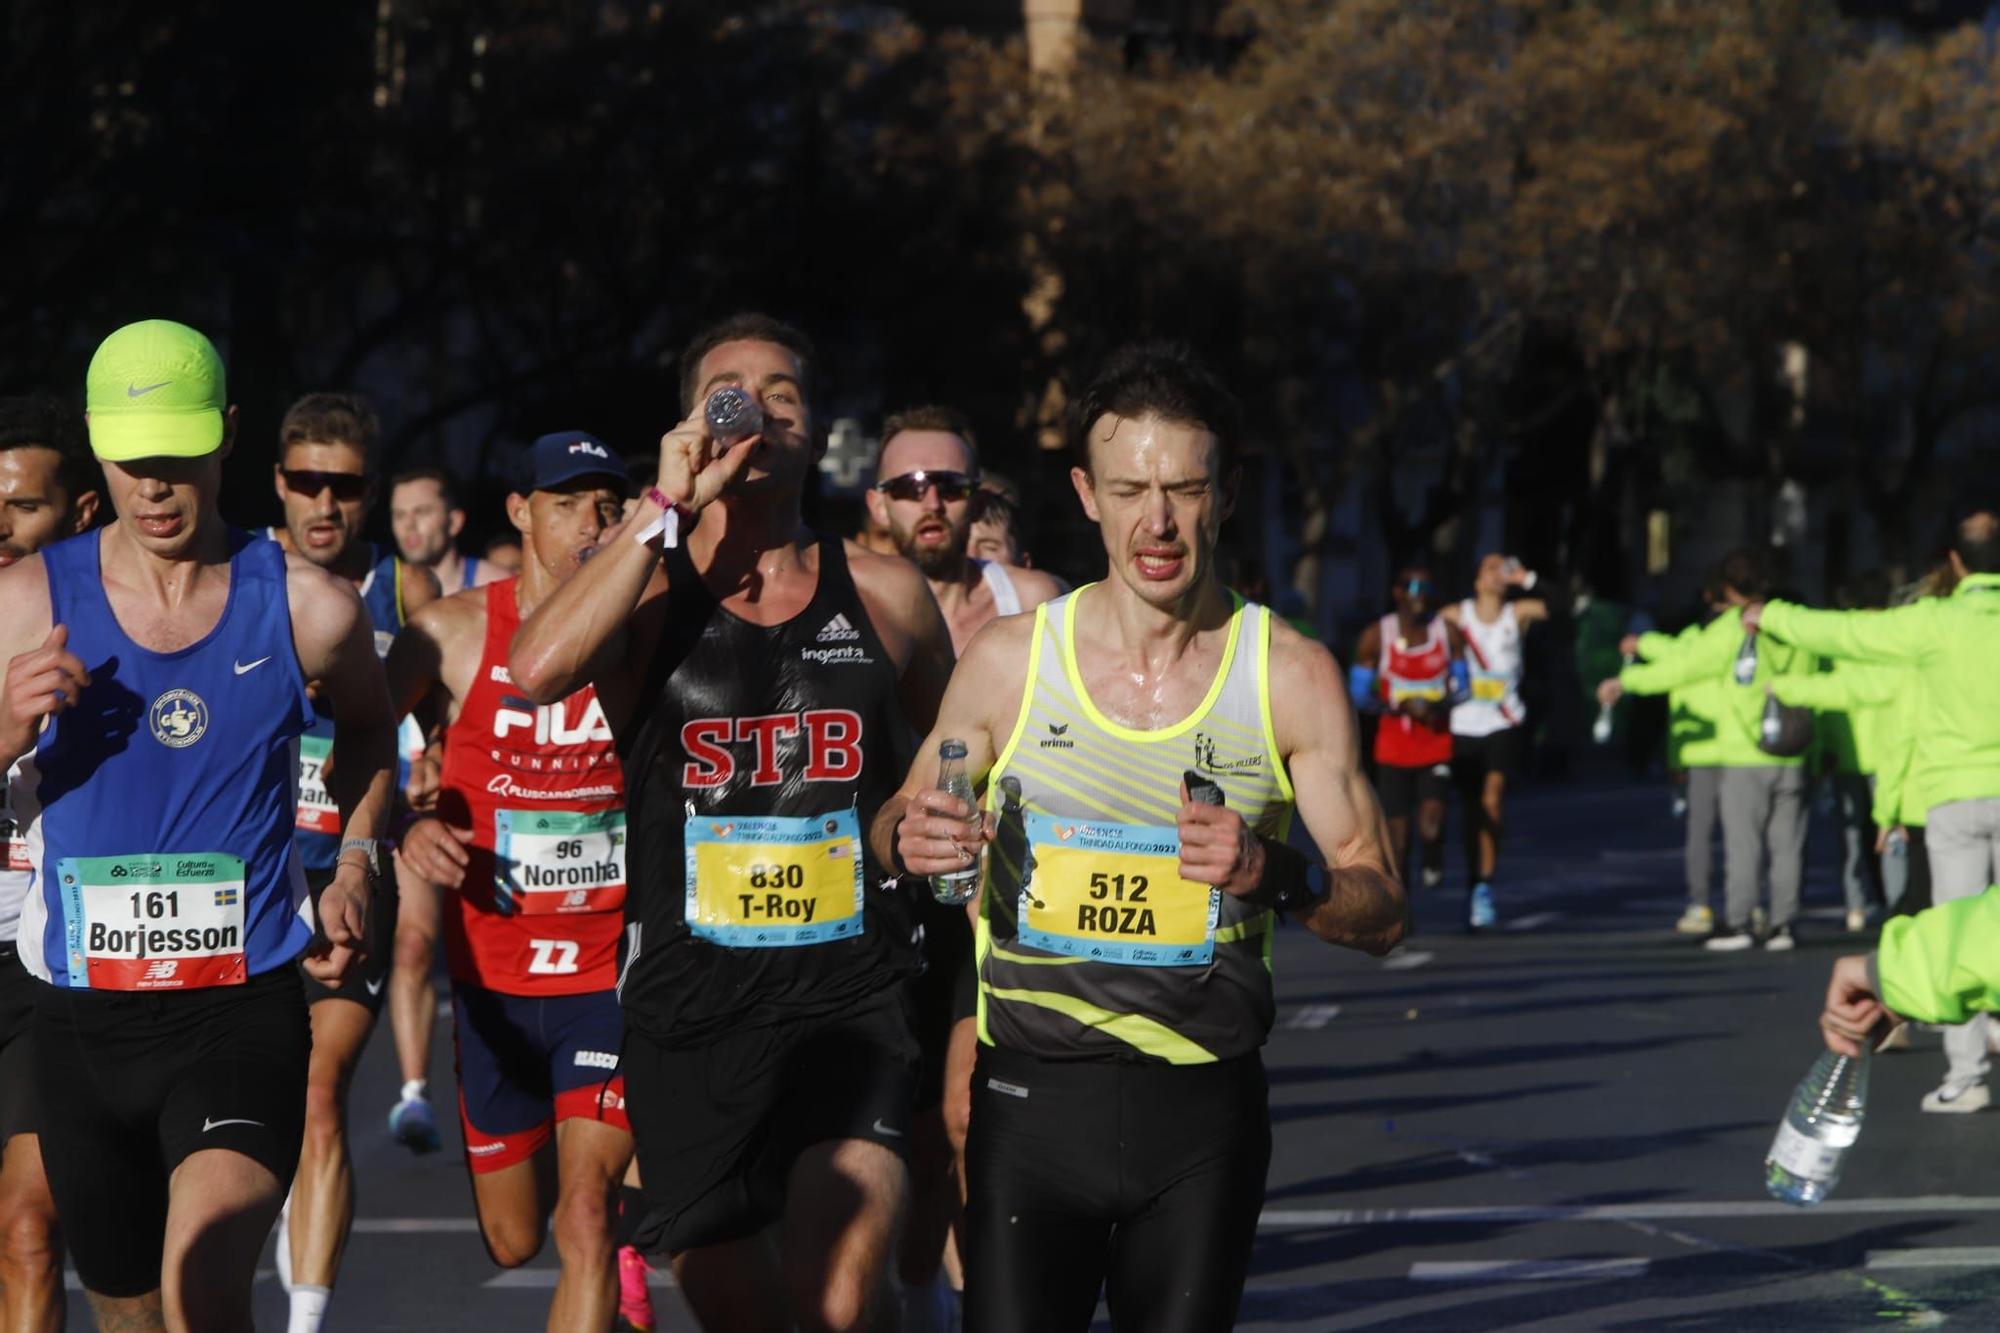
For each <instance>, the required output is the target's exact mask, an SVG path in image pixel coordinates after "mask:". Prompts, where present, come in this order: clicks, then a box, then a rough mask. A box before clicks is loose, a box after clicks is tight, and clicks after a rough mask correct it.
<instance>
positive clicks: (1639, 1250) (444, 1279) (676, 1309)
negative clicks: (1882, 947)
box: [72, 778, 2000, 1330]
mask: <svg viewBox="0 0 2000 1333" xmlns="http://www.w3.org/2000/svg"><path fill="white" fill-rule="evenodd" d="M1826 832H1827V831H1826V830H1825V829H1824V828H1823V827H1822V828H1818V829H1816V830H1815V842H1814V852H1815V855H1814V858H1813V865H1812V869H1811V873H1810V874H1809V877H1808V885H1807V904H1808V909H1809V914H1808V918H1807V920H1806V921H1805V923H1804V924H1803V926H1802V928H1801V931H1800V937H1801V947H1800V948H1799V949H1798V950H1797V951H1796V952H1794V953H1792V954H1789V955H1772V954H1765V953H1762V952H1761V951H1760V952H1753V953H1748V954H1737V955H1724V956H1717V955H1710V954H1705V953H1703V952H1702V951H1701V950H1700V949H1699V948H1697V947H1695V946H1694V944H1693V942H1691V941H1689V940H1687V939H1685V938H1683V937H1680V936H1676V935H1675V934H1673V932H1672V929H1671V926H1672V922H1673V918H1674V916H1675V915H1676V914H1677V913H1678V911H1679V908H1680V896H1681V890H1680V883H1681V871H1680V860H1679V837H1680V831H1679V826H1678V825H1677V824H1675V823H1674V822H1673V821H1672V820H1671V819H1670V817H1669V815H1668V812H1667V797H1666V793H1665V790H1664V788H1662V787H1660V786H1658V785H1638V784H1634V783H1631V782H1629V781H1626V780H1623V779H1619V778H1610V779H1600V780H1593V781H1584V782H1577V783H1574V784H1572V785H1568V786H1563V787H1545V788H1541V789H1538V790H1533V791H1527V792H1524V793H1522V795H1521V797H1520V799H1519V800H1517V802H1516V810H1515V820H1514V827H1513V829H1512V830H1511V831H1510V841H1509V845H1508V848H1507V852H1506V858H1505V873H1504V875H1503V877H1502V879H1501V893H1502V897H1501V908H1502V912H1503V923H1504V925H1505V927H1506V928H1505V929H1503V930H1501V931H1499V932H1497V933H1495V934H1493V935H1490V936H1485V937H1480V938H1468V937H1466V936H1465V935H1463V934H1462V933H1460V932H1459V931H1457V930H1456V929H1455V926H1454V922H1455V919H1456V917H1457V913H1458V905H1459V900H1460V895H1461V893H1462V889H1460V887H1459V881H1460V879H1461V877H1460V876H1459V875H1458V874H1457V873H1456V871H1454V872H1453V874H1452V877H1451V880H1450V881H1449V884H1450V887H1449V888H1448V889H1442V890H1438V891H1437V892H1435V893H1433V894H1431V895H1428V896H1425V895H1421V894H1420V895H1419V902H1418V919H1419V923H1420V930H1419V933H1418V934H1417V935H1416V937H1415V938H1414V940H1413V941H1412V942H1411V944H1410V945H1409V946H1408V947H1407V948H1406V949H1405V950H1404V951H1403V952H1402V954H1401V955H1400V956H1398V957H1395V958H1392V959H1390V960H1386V961H1376V960H1372V959H1368V958H1364V957H1361V956H1359V955H1352V954H1344V953H1341V952H1338V951H1334V950H1330V949H1327V948H1325V947H1324V946H1322V945H1319V944H1317V943H1316V942H1314V941H1312V940H1311V939H1309V938H1306V937H1305V936H1304V935H1303V933H1302V932H1299V931H1294V930H1288V931H1286V932H1284V933H1283V934H1282V935H1281V937H1280V941H1279V946H1278V951H1277V975H1278V984H1279V994H1280V1012H1279V1020H1278V1027H1277V1030H1276V1031H1275V1032H1274V1033H1273V1034H1272V1037H1271V1042H1270V1046H1269V1049H1268V1052H1267V1060H1268V1064H1269V1067H1270V1072H1271V1082H1272V1101H1273V1115H1274V1118H1275V1120H1276V1126H1277V1134H1276V1145H1277V1146H1276V1153H1275V1157H1274V1161H1273V1164H1272V1170H1271V1177H1270V1190H1269V1198H1268V1202H1267V1205H1266V1213H1265V1218H1264V1223H1263V1226H1262V1229H1261V1231H1260V1234H1259V1237H1258V1243H1257V1249H1256V1257H1255V1263H1254V1276H1253V1278H1252V1280H1251V1284H1250V1289H1249V1291H1248V1293H1247V1295H1246V1297H1245V1301H1244V1306H1243V1313H1242V1325H1241V1326H1242V1327H1244V1328H1246V1329H1257V1330H1280V1329H1283V1330H1306V1329H1314V1330H1316V1329H1349V1328H1353V1329H1360V1328H1370V1329H1391V1328H1407V1329H1449V1330H1483V1329H1501V1328H1507V1329H1513V1328H1564V1329H1574V1328H1642V1327H1643V1328H1648V1329H1654V1328H1672V1329H1710V1328H1713V1329H1747V1328H1785V1329H1791V1328H1797V1329H1806V1328H1811V1329H1860V1328H1880V1327H1883V1326H1884V1325H1885V1324H1921V1325H1935V1324H1940V1323H1945V1322H1951V1323H1955V1324H1959V1325H1961V1326H1965V1327H1973V1328H1977V1327H1990V1326H1994V1325H2000V1161H1996V1160H1995V1158H1996V1156H2000V1154H1996V1148H2000V1114H1994V1113H1987V1114H1981V1115H1971V1116H1936V1115H1924V1114H1922V1113H1920V1112H1919V1111H1918V1109H1917V1101H1918V1098H1919V1097H1920V1096H1921V1095H1922V1094H1923V1092H1924V1091H1926V1090H1927V1089H1929V1088H1930V1087H1931V1086H1933V1085H1934V1084H1935V1083H1936V1081H1937V1079H1938V1076H1939V1075H1940V1074H1941V1072H1942V1069H1943V1062H1942V1056H1941V1055H1940V1054H1939V1053H1938V1050H1937V1038H1936V1037H1935V1036H1934V1035H1927V1036H1922V1037H1920V1038H1919V1048H1918V1049H1917V1050H1916V1051H1914V1052H1910V1053H1905V1054H1895V1055H1889V1056H1884V1057H1882V1058H1880V1059H1878V1060H1877V1061H1876V1062H1875V1063H1876V1067H1875V1070H1874V1088H1873V1098H1872V1103H1871V1107H1870V1118H1869V1121H1868V1124H1867V1126H1866V1128H1865V1130H1864V1133H1863V1135H1862V1139H1861V1142H1860V1144H1859V1146H1858V1147H1857V1148H1856V1149H1855V1151H1854V1154H1853V1157H1852V1160H1851V1162H1850V1164H1849V1168H1848V1174H1847V1178H1846V1179H1845V1180H1844V1181H1843V1182H1842V1183H1841V1185H1840V1187H1839V1189H1838V1191H1837V1192H1836V1194H1835V1196H1834V1198H1833V1199H1832V1200H1831V1201H1830V1202H1828V1203H1826V1204H1823V1205H1821V1206H1820V1207H1818V1208H1816V1209H1812V1210H1804V1211H1802V1210H1796V1209H1792V1208H1788V1207H1785V1206H1784V1205H1781V1204H1777V1203H1775V1202H1773V1201H1771V1200H1770V1199H1769V1198H1768V1197H1767V1196H1766V1195H1765V1193H1764V1190H1763V1187H1762V1176H1761V1167H1762V1158H1763V1153H1764V1151H1765V1149H1766V1148H1767V1147H1768V1146H1769V1143H1770V1140H1771V1136H1772V1133H1773V1130H1774V1128H1775V1125H1776V1123H1777V1119H1778V1117H1779V1115H1780V1113H1781V1111H1782V1109H1783V1106H1784V1102H1785V1099H1786V1096H1787V1094H1788V1093H1789V1092H1790V1090H1791V1087H1792V1085H1793V1084H1794V1082H1795V1081H1796V1080H1797V1079H1798V1077H1799V1076H1800V1075H1801V1074H1802V1073H1803V1072H1804V1071H1805V1069H1806V1067H1807V1066H1808V1064H1809V1063H1810V1062H1811V1060H1812V1058H1813V1056H1814V1054H1815V1052H1816V1050H1817V1038H1816V1033H1815V1029H1814V1026H1813V1024H1814V1018H1815V1016H1816V1014H1817V1012H1818V1001H1819V995H1820V992H1821V990H1822V988H1823V986H1824V984H1825V976H1826V971H1827V967H1828V965H1829V964H1830V962H1831V960H1832V959H1833V957H1834V956H1835V955H1836V954H1837V953H1838V952H1840V951H1843V950H1845V949H1849V948H1852V947H1853V946H1854V941H1851V940H1846V939H1843V938H1842V937H1841V936H1840V933H1839V931H1840V922H1839V915H1840V913H1839V907H1840V903H1839V896H1838V890H1837V888H1836V886H1835V883H1834V879H1833V873H1832V865H1831V860H1830V852H1829V850H1828V840H1827V837H1826ZM393 1065H394V1060H393V1052H392V1050H391V1047H390V1043H389V1041H388V1039H387V1036H386V1034H378V1036H377V1037H376V1039H375V1040H374V1041H373V1042H372V1043H371V1046H370V1049H369V1051H368V1053H367V1056H366V1059H365V1062H364V1065H363V1068H362V1070H361V1073H360V1076H359V1078H358V1080H357V1084H356V1088H355V1093H354V1107H355V1116H356V1122H357V1125H358V1129H357V1131H356V1159H357V1171H358V1176H359V1180H360V1189H361V1200H360V1210H361V1221H360V1224H359V1226H358V1228H357V1234H356V1235H355V1237H354V1240H353V1243H352V1244H351V1246H350V1247H349V1250H348V1254H347V1261H346V1267H345V1271H344V1272H343V1275H342V1279H341V1282H340V1285H339V1287H338V1289H337V1291H336V1295H335V1298H334V1304H333V1307H332V1314H331V1318H330V1320H329V1327H330V1328H333V1329H336V1330H338V1329H423V1330H455V1329H466V1330H473V1329H479V1330H500V1329H535V1328H540V1327H542V1323H543V1317H544V1312H545V1309H546V1302H547V1298H548V1292H549V1288H550V1287H551V1285H552V1284H553V1281H554V1276H555V1273H554V1253H553V1249H552V1247H551V1248H550V1249H549V1250H548V1251H546V1252H545V1253H544V1254H543V1255H542V1257H541V1258H540V1259H538V1260H537V1261H536V1262H535V1263H534V1264H533V1265H531V1266H530V1267H528V1268H526V1269H523V1270H520V1271H518V1272H515V1273H511V1274H503V1273H499V1272H497V1271H496V1270H495V1269H494V1268H493V1267H492V1265H491V1264H490V1263H489V1261H488V1260H487V1258H486V1255H485V1253H484V1251H483V1249H482V1248H481V1246H480V1243H479V1239H478V1236H477V1235H476V1233H475V1231H474V1229H473V1224H472V1220H471V1205H470V1196H469V1191H468V1187H467V1185H466V1182H465V1179H464V1175H463V1170H462V1167H461V1166H460V1164H459V1159H458V1158H457V1156H456V1151H457V1143H456V1127H455V1125H454V1126H453V1128H452V1130H451V1132H450V1140H451V1141H450V1142H449V1144H448V1150H447V1152H446V1153H444V1154H440V1155H439V1156H436V1157H432V1158H427V1159H417V1158H414V1157H412V1156H410V1155H409V1154H408V1153H407V1152H405V1151H404V1150H402V1149H401V1148H398V1147H397V1146H395V1145H394V1144H393V1143H391V1142H390V1141H389V1139H388V1136H387V1133H386V1130H385V1128H384V1125H383V1118H384V1114H385V1113H386V1111H387V1109H388V1106H389V1103H390V1101H391V1099H392V1097H393V1093H394V1087H395V1084H396V1075H395V1071H394V1068H393ZM450 1069H451V1059H450V1051H449V1040H448V1024H447V1023H446V1022H443V1021H441V1022H440V1024H439V1028H438V1054H437V1061H436V1065H435V1075H436V1078H437V1081H438V1082H440V1083H441V1084H442V1085H443V1086H444V1087H445V1088H446V1089H448V1088H449V1086H450ZM441 1104H442V1105H448V1104H449V1094H448V1092H447V1094H446V1096H445V1099H444V1101H443V1102H442V1103H441ZM655 1295H656V1301H657V1304H658V1307H659V1310H660V1313H661V1316H662V1318H661V1327H662V1328H664V1329H670V1330H681V1329H691V1328H692V1327H693V1325H692V1322H691V1321H690V1320H688V1319H687V1316H686V1314H685V1312H684V1310H683V1309H682V1308H681V1307H680V1305H679V1303H678V1297H677V1295H676V1293H674V1292H673V1291H672V1290H671V1289H669V1288H666V1287H664V1286H663V1287H662V1288H660V1289H659V1290H657V1291H656V1293H655ZM258 1301H259V1306H258V1308H259V1320H260V1326H261V1327H264V1328H268V1329H281V1328H283V1327H284V1313H283V1311H284V1298H283V1295H282V1293H281V1292H280V1291H279V1289H278V1287H277V1284H276V1282H275V1280H274V1279H269V1278H267V1279H266V1280H264V1281H263V1282H261V1283H260V1286H259V1293H258ZM72 1316H73V1326H74V1327H79V1328H82V1327H86V1326H87V1320H86V1318H85V1315H84V1312H83V1308H82V1302H81V1299H80V1298H73V1300H72Z"/></svg>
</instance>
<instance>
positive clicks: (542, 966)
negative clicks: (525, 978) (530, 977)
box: [528, 940, 579, 977]
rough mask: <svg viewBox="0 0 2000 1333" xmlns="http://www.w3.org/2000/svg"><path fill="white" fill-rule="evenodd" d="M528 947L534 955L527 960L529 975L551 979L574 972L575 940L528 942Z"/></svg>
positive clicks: (576, 950) (577, 950)
mask: <svg viewBox="0 0 2000 1333" xmlns="http://www.w3.org/2000/svg"><path fill="white" fill-rule="evenodd" d="M528 947H529V948H530V949H531V950H533V951H534V955H535V956H534V957H533V958H530V959H529V960H528V971H529V972H530V973H532V974H534V975H536V976H544V977H552V976H563V975H566V974H568V973H571V972H574V971H576V956H577V954H578V952H579V949H578V947H577V943H576V941H575V940H529V941H528Z"/></svg>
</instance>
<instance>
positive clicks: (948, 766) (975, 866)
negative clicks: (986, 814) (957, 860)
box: [931, 740, 979, 904]
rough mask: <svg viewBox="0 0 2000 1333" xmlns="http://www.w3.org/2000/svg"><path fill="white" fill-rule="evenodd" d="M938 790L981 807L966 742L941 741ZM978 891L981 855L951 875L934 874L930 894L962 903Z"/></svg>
mask: <svg viewBox="0 0 2000 1333" xmlns="http://www.w3.org/2000/svg"><path fill="white" fill-rule="evenodd" d="M937 785H938V790H939V791H947V792H950V793H951V794H952V795H953V796H956V797H958V799H959V800H961V801H964V802H965V803H966V804H967V805H970V806H972V807H973V808H974V809H975V810H977V809H978V807H979V801H978V799H977V798H976V797H975V796H974V795H973V792H972V777H971V775H970V774H968V773H967V772H966V771H965V742H964V741H953V740H948V741H942V742H940V743H939V745H938V780H937ZM978 891H979V858H978V857H974V858H973V860H972V864H971V865H969V866H967V867H966V868H965V869H963V870H954V871H952V872H951V873H950V874H948V875H932V876H931V894H932V896H933V897H935V898H936V899H937V900H938V901H939V902H941V903H947V904H959V903H967V902H970V901H972V895H973V894H975V893H977V892H978Z"/></svg>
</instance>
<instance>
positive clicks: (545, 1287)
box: [479, 1268, 674, 1291]
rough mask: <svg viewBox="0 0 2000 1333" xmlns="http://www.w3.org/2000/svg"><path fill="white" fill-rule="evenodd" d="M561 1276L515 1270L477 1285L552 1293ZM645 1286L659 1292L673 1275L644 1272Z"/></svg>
mask: <svg viewBox="0 0 2000 1333" xmlns="http://www.w3.org/2000/svg"><path fill="white" fill-rule="evenodd" d="M561 1276H562V1270H561V1269H559V1268H515V1269H511V1270H509V1271H507V1272H505V1273H496V1274H494V1275H493V1276H492V1277H489V1278H487V1279H486V1280H485V1281H484V1282H482V1283H480V1284H479V1285H480V1286H482V1287H485V1288H487V1289H488V1290H497V1289H507V1288H512V1289H513V1290H515V1291H554V1290H555V1289H556V1279H557V1278H560V1277H561ZM646 1285H647V1286H649V1287H653V1288H655V1289H659V1290H665V1289H668V1288H671V1287H672V1286H673V1285H674V1275H673V1274H672V1273H671V1272H669V1271H667V1270H666V1269H664V1268H649V1269H647V1270H646Z"/></svg>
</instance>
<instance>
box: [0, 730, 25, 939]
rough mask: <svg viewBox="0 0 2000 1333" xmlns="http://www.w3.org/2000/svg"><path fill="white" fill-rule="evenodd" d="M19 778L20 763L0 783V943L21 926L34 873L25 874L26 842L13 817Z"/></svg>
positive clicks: (10, 936) (11, 935)
mask: <svg viewBox="0 0 2000 1333" xmlns="http://www.w3.org/2000/svg"><path fill="white" fill-rule="evenodd" d="M19 781H21V765H20V763H19V762H16V763H15V765H14V766H13V767H12V768H10V769H8V770H7V777H6V781H5V783H4V785H0V944H11V943H13V941H14V936H15V934H16V933H17V932H18V931H19V930H20V928H21V900H22V899H23V898H26V897H27V896H28V888H29V885H30V884H31V883H32V881H33V876H31V875H30V874H29V873H28V864H29V863H28V844H27V840H26V839H25V838H23V837H22V836H21V826H20V824H19V822H18V821H17V820H16V819H15V818H14V801H13V795H14V784H15V783H17V782H19Z"/></svg>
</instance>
